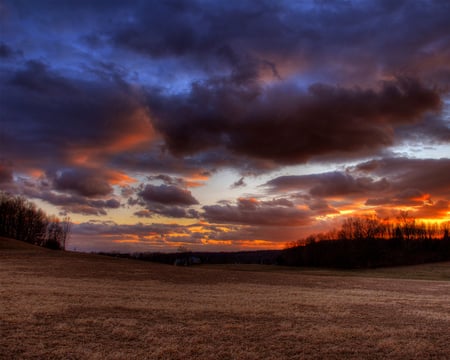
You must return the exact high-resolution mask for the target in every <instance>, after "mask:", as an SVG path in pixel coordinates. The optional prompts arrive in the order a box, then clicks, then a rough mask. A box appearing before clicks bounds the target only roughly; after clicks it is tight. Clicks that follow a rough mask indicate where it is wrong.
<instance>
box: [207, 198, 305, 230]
mask: <svg viewBox="0 0 450 360" xmlns="http://www.w3.org/2000/svg"><path fill="white" fill-rule="evenodd" d="M286 205H288V204H287V203H281V205H280V202H278V203H277V202H275V203H265V202H261V201H258V200H256V199H252V198H250V199H246V198H240V199H238V201H237V205H231V204H226V205H210V206H204V207H203V210H204V213H203V214H202V215H203V217H204V218H205V219H206V220H208V221H209V222H211V223H225V224H227V223H228V224H246V225H264V226H299V225H306V224H309V223H310V222H311V221H312V220H311V218H310V216H311V215H312V214H311V213H310V212H308V211H304V210H301V209H298V208H296V207H293V206H290V205H288V206H286Z"/></svg>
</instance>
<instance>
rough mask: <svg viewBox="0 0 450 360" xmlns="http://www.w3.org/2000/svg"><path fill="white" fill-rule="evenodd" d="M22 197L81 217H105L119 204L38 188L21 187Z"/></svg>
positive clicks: (115, 201) (112, 200) (112, 201)
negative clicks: (30, 198) (48, 204)
mask: <svg viewBox="0 0 450 360" xmlns="http://www.w3.org/2000/svg"><path fill="white" fill-rule="evenodd" d="M22 192H23V194H24V195H26V196H29V197H32V198H35V199H41V200H44V201H46V202H48V203H50V204H52V205H55V206H58V207H59V208H60V209H61V210H62V211H63V212H65V213H76V214H83V215H107V210H108V209H117V208H119V207H120V202H119V201H118V200H117V199H114V198H111V199H105V200H103V199H88V198H85V197H83V196H80V195H76V194H71V195H67V194H61V193H55V192H53V191H51V190H49V189H48V188H47V189H46V188H45V187H42V186H41V187H39V186H35V185H34V186H33V185H31V186H30V185H29V186H25V187H22Z"/></svg>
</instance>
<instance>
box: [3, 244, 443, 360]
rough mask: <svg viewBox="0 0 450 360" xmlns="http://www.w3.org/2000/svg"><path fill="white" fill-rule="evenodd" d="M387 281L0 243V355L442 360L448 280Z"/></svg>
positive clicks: (366, 275) (368, 275) (430, 274)
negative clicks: (171, 262)
mask: <svg viewBox="0 0 450 360" xmlns="http://www.w3.org/2000/svg"><path fill="white" fill-rule="evenodd" d="M436 268H438V269H441V270H442V269H443V270H442V271H443V272H444V273H445V272H446V271H448V269H449V268H450V266H449V264H441V265H434V267H432V269H433V270H430V271H429V272H428V275H427V278H428V279H430V278H433V273H435V274H436V277H435V278H437V279H440V278H441V275H439V274H437V273H436ZM420 269H421V270H420V271H421V272H422V273H426V272H427V270H426V267H422V268H420ZM389 271H391V272H392V274H395V269H394V270H386V271H385V273H387V274H385V277H381V276H382V275H383V271H381V272H380V271H379V272H375V273H370V272H369V273H364V272H361V273H357V272H352V273H350V274H349V273H340V272H333V271H310V270H308V271H302V270H297V271H295V270H290V269H283V268H275V267H261V266H216V267H212V266H211V267H206V266H200V267H192V268H181V267H172V266H165V265H159V264H151V263H143V262H136V261H132V260H124V259H114V258H106V257H100V256H92V255H83V254H72V253H61V252H54V251H50V250H45V249H35V248H32V247H29V246H19V247H15V242H11V241H9V242H6V241H5V240H1V239H0V285H1V287H0V292H1V294H0V335H1V336H0V357H2V358H4V359H449V358H450V347H449V345H450V332H449V329H450V282H448V281H442V280H440V281H437V280H426V281H424V280H411V279H395V278H392V276H391V277H390V278H389V276H390V275H389V274H390V273H389ZM442 271H441V272H442ZM399 272H403V277H407V276H406V275H405V274H408V273H409V272H412V273H414V271H413V270H407V269H406V268H405V269H401V268H399V269H397V274H398V273H399ZM348 275H352V276H348ZM374 276H377V277H374Z"/></svg>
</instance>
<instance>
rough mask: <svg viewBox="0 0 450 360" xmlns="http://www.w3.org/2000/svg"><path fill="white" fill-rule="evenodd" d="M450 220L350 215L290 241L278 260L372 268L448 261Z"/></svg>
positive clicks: (293, 262)
mask: <svg viewBox="0 0 450 360" xmlns="http://www.w3.org/2000/svg"><path fill="white" fill-rule="evenodd" d="M449 230H450V222H445V223H442V224H440V225H439V224H430V223H423V222H417V221H416V220H415V219H414V218H413V217H411V216H409V215H408V213H407V212H401V213H400V215H399V216H398V217H397V219H396V220H395V221H390V220H389V219H384V220H382V219H380V218H378V217H376V216H365V217H350V218H348V219H346V220H345V221H344V222H343V224H342V227H341V228H340V229H339V230H332V231H330V232H328V233H325V234H316V235H311V236H309V237H307V238H306V239H302V240H299V241H296V242H294V243H290V244H289V245H288V247H287V248H286V249H285V250H283V251H282V254H281V255H280V257H279V258H278V263H280V264H283V265H291V266H314V267H333V268H346V269H351V268H374V267H382V266H400V265H415V264H422V263H427V262H437V261H448V260H450V237H449Z"/></svg>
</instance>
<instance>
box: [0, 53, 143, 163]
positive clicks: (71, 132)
mask: <svg viewBox="0 0 450 360" xmlns="http://www.w3.org/2000/svg"><path fill="white" fill-rule="evenodd" d="M1 77H2V80H3V81H2V84H1V93H2V97H1V108H2V114H1V116H2V125H3V126H2V129H0V131H2V132H3V133H2V135H3V138H4V140H5V141H4V142H2V144H1V145H0V149H1V151H2V153H3V154H7V155H9V158H10V159H11V161H13V162H17V163H20V162H25V161H26V162H28V163H29V165H34V166H35V167H41V168H54V167H55V168H57V167H58V166H64V165H66V164H67V163H71V162H73V161H76V159H74V158H73V157H74V154H75V153H78V154H79V155H81V156H83V155H86V156H87V157H88V158H89V157H94V158H95V157H98V158H100V159H101V158H102V156H103V157H104V156H105V155H108V154H110V153H115V152H117V151H120V150H121V149H122V148H124V147H125V149H126V146H127V145H128V144H130V145H129V146H130V147H131V146H132V145H133V144H134V143H137V142H138V141H139V140H142V141H144V140H145V139H146V138H151V136H152V129H151V125H150V123H149V119H148V118H147V116H148V114H147V110H146V107H145V105H143V104H141V103H140V102H139V99H140V96H139V94H138V93H137V92H136V91H134V90H132V89H131V88H128V87H127V86H126V85H124V84H123V83H117V82H115V81H111V82H105V81H101V80H99V79H97V80H95V81H93V80H90V81H85V80H76V79H72V78H69V77H65V76H63V75H61V74H59V73H58V72H57V71H54V70H52V69H50V68H49V66H48V65H46V64H44V63H42V62H39V61H28V62H27V63H26V64H24V66H23V67H19V69H17V70H16V71H12V72H11V73H5V72H3V73H2V74H1ZM127 141H128V142H127ZM23 144H26V147H24V146H22V145H23ZM25 159H26V160H25Z"/></svg>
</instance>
